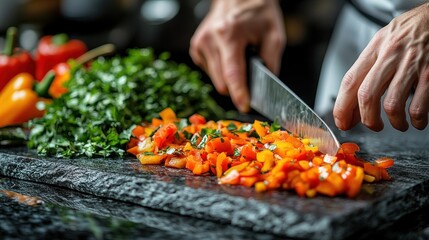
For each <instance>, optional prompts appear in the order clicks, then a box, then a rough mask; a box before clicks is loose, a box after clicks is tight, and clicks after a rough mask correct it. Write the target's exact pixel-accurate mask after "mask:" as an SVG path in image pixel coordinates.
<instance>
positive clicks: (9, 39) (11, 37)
mask: <svg viewBox="0 0 429 240" xmlns="http://www.w3.org/2000/svg"><path fill="white" fill-rule="evenodd" d="M17 31H18V30H17V29H16V27H10V28H8V29H7V33H6V44H5V46H4V50H3V54H4V55H6V56H12V55H13V49H14V48H15V42H16V34H17Z"/></svg>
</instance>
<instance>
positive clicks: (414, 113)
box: [409, 106, 428, 121]
mask: <svg viewBox="0 0 429 240" xmlns="http://www.w3.org/2000/svg"><path fill="white" fill-rule="evenodd" d="M409 114H410V117H411V118H412V119H414V120H416V121H423V120H426V119H427V118H428V112H426V111H424V110H423V109H422V108H420V107H415V106H410V108H409Z"/></svg>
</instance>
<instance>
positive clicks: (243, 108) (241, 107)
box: [238, 103, 250, 113]
mask: <svg viewBox="0 0 429 240" xmlns="http://www.w3.org/2000/svg"><path fill="white" fill-rule="evenodd" d="M238 110H239V111H240V112H243V113H247V112H249V110H250V107H249V105H248V104H243V103H242V104H240V105H238Z"/></svg>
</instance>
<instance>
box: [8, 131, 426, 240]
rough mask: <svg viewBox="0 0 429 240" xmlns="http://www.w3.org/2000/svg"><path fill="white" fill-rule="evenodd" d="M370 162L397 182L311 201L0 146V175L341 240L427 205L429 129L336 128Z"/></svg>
mask: <svg viewBox="0 0 429 240" xmlns="http://www.w3.org/2000/svg"><path fill="white" fill-rule="evenodd" d="M338 135H339V136H340V140H341V142H344V141H353V142H357V143H358V144H359V145H360V146H361V148H362V153H361V156H363V157H364V158H366V159H368V160H373V159H374V158H377V157H380V156H389V157H393V158H394V159H395V160H396V162H395V165H394V167H392V168H391V169H389V172H390V173H391V175H392V177H393V180H392V181H388V182H381V183H375V184H364V185H363V188H362V191H361V193H360V194H359V196H358V197H357V198H356V199H347V198H345V197H335V198H327V197H323V196H318V197H316V198H314V199H306V198H300V197H297V196H296V195H295V194H294V193H292V192H286V191H271V192H266V193H256V192H255V191H254V190H253V189H249V188H245V187H237V186H233V187H231V186H225V185H218V184H217V182H216V178H215V177H213V176H193V175H192V174H190V173H189V172H188V171H187V170H177V169H170V168H164V167H161V166H141V165H140V164H139V163H138V161H137V159H134V158H124V159H55V158H45V157H40V156H37V155H36V154H35V153H34V152H33V151H29V150H27V149H25V148H10V147H9V148H4V147H3V148H0V175H4V176H8V177H13V178H18V179H23V180H30V181H35V182H41V183H47V184H53V185H57V186H62V187H66V188H70V189H73V190H77V191H81V192H85V193H89V194H93V195H96V196H101V197H107V198H112V199H117V200H121V201H125V202H130V203H134V204H138V205H141V206H145V207H150V208H155V209H159V210H165V211H169V212H174V213H178V214H182V215H188V216H193V217H197V218H202V219H208V220H213V221H217V222H221V223H226V224H232V225H234V226H238V227H243V228H247V229H251V230H253V231H261V232H268V233H273V234H277V235H281V236H286V237H294V238H309V239H344V238H346V237H349V236H352V235H354V234H358V233H359V232H364V231H368V230H371V229H374V228H376V227H377V226H379V225H381V224H383V223H385V222H387V221H392V220H395V219H399V218H400V217H401V216H404V215H405V214H407V213H410V212H412V211H416V210H419V209H422V208H423V207H425V206H426V205H428V204H429V150H427V147H426V146H427V145H428V144H429V136H428V131H424V132H417V131H410V132H408V133H407V134H403V133H399V132H395V131H386V132H382V133H379V134H373V133H370V132H367V131H363V130H360V129H356V130H355V131H354V132H350V133H347V134H344V133H338Z"/></svg>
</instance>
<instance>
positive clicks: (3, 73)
mask: <svg viewBox="0 0 429 240" xmlns="http://www.w3.org/2000/svg"><path fill="white" fill-rule="evenodd" d="M16 35H17V29H16V28H15V27H10V28H9V29H8V30H7V36H6V44H5V47H4V50H3V53H2V54H0V91H1V90H2V89H3V88H4V86H6V84H7V83H8V82H9V81H10V80H11V79H12V78H13V77H14V76H16V75H17V74H18V73H22V72H26V73H29V74H31V75H34V60H33V58H32V56H31V54H30V53H29V52H28V51H25V50H23V49H20V48H16V47H15V42H16Z"/></svg>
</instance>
